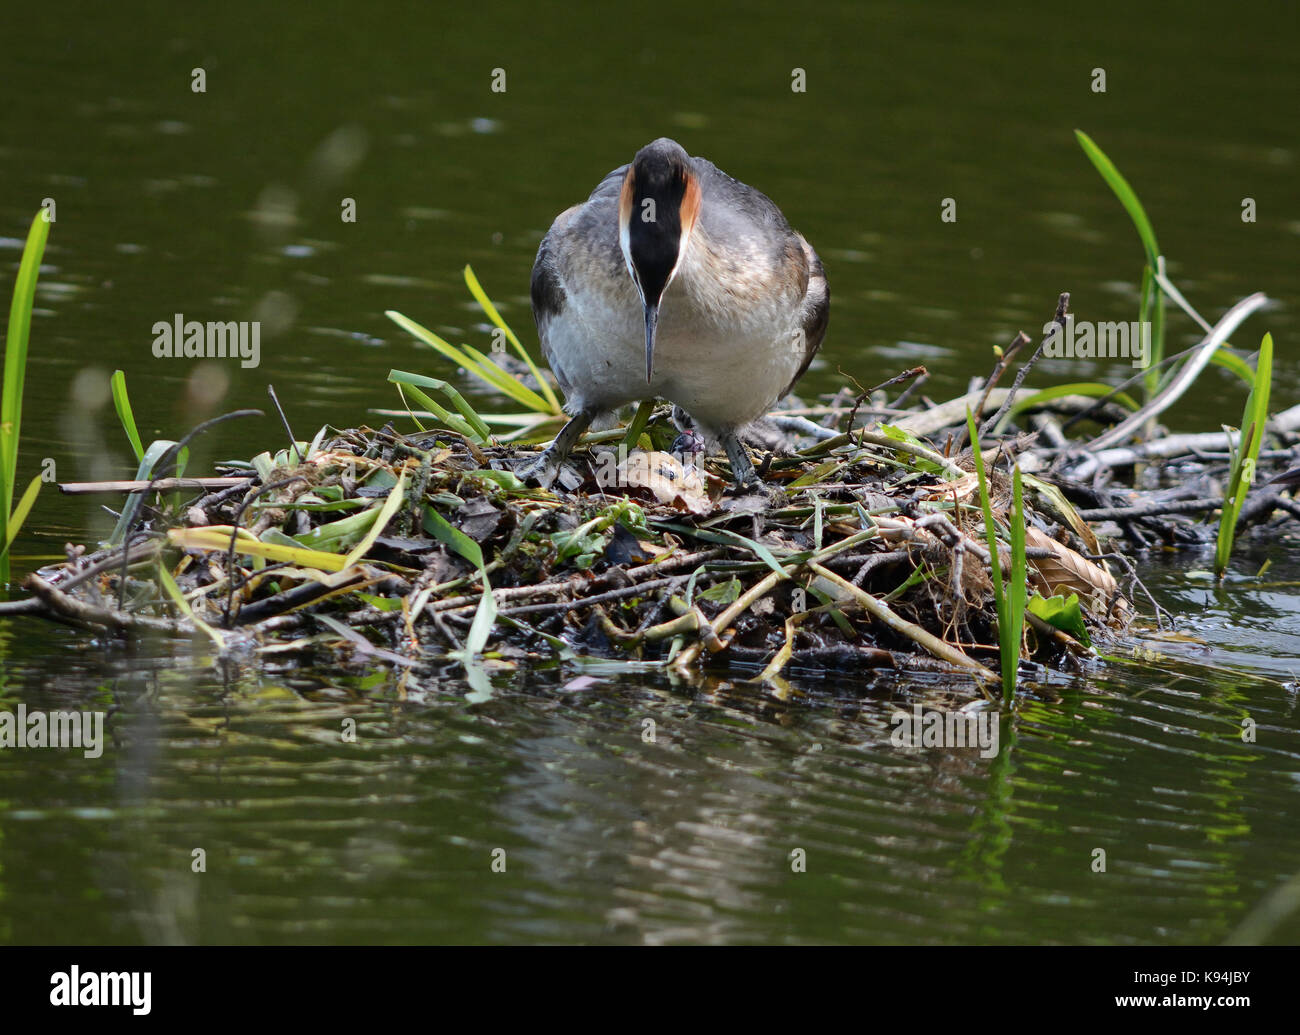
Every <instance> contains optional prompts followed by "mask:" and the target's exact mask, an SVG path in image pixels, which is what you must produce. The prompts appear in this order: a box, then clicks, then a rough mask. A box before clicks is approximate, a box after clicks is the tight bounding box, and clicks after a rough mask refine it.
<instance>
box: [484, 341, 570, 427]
mask: <svg viewBox="0 0 1300 1035" xmlns="http://www.w3.org/2000/svg"><path fill="white" fill-rule="evenodd" d="M461 348H462V349H463V350H464V351H465V354H466V355H468V356H469V357H470V358H471V359H473V360H474V362H475V363H477V364H478V366H479V367H480V368H481V369H482V373H483V376H485V377H487V378H490V379H491V383H492V384H495V385H496V386H497V387H498V388H500V389H501V391H503V392H505V393H506V394H507V395H509V396H511V397H512V398H514V399H515V400H516V401H517V402H521V403H523V404H524V405H525V406H527V407H528V408H529V409H532V410H536V411H537V412H538V413H548V414H549V413H555V412H558V411H556V410H553V409H551V404H550V403H548V402H547V401H546V400H545V399H543V398H542V397H541V396H540V395H538V394H537V393H536V392H534V391H533V390H532V389H531V388H529V387H528V386H527V385H526V384H524V383H523V382H522V381H520V380H519V379H518V378H517V377H515V376H514V375H513V374H511V373H510V372H509V371H508V370H504V369H502V367H501V366H500V365H498V364H497V362H496V361H495V360H493V359H492V357H491V356H488V355H487V354H486V353H483V352H480V351H479V350H478V349H476V348H475V347H474V346H473V345H462V346H461Z"/></svg>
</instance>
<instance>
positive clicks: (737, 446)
mask: <svg viewBox="0 0 1300 1035" xmlns="http://www.w3.org/2000/svg"><path fill="white" fill-rule="evenodd" d="M718 437H719V439H720V440H721V442H722V448H723V449H725V450H726V451H727V459H728V460H730V461H731V477H732V480H733V481H734V482H735V483H736V488H738V489H744V488H748V487H749V486H750V485H758V484H760V483H759V480H758V475H756V474H755V473H754V465H753V464H751V463H750V462H749V454H748V453H746V452H745V447H744V446H743V445H741V443H740V439H739V438H737V437H736V433H735V432H734V431H727V432H724V433H723V434H722V435H720V436H718Z"/></svg>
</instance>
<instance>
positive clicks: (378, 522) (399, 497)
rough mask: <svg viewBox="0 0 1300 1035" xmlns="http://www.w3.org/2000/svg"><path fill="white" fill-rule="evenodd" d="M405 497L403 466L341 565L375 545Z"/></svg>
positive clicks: (404, 472) (404, 470)
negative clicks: (370, 523)
mask: <svg viewBox="0 0 1300 1035" xmlns="http://www.w3.org/2000/svg"><path fill="white" fill-rule="evenodd" d="M405 499H406V469H405V468H403V469H402V473H401V474H400V475H398V477H397V484H396V485H394V486H393V490H392V492H390V493H389V494H388V499H386V500H384V505H383V507H382V508H381V509H380V511H379V516H378V517H377V518H375V522H374V524H373V525H371V526H370V530H369V531H368V532H367V533H366V534H365V535H364V536H363V537H362V539H361V542H359V543H357V545H356V546H355V547H353V549H352V552H351V553H349V554H348V555H347V557H346V558H345V559H344V561H343V567H345V568H348V567H351V566H352V565H354V564H356V563H357V561H359V560H361V558H362V557H364V556H365V555H366V551H367V550H369V549H370V548H371V547H372V546H374V545H375V540H377V539H378V538H379V537H380V536H381V535H382V534H383V531H384V529H385V528H387V527H388V522H390V521H391V520H392V519H393V515H394V514H396V513H397V510H398V508H399V507H400V506H401V505H402V503H403V502H404V501H405Z"/></svg>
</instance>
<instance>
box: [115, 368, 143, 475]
mask: <svg viewBox="0 0 1300 1035" xmlns="http://www.w3.org/2000/svg"><path fill="white" fill-rule="evenodd" d="M110 384H111V385H112V386H113V407H114V409H116V410H117V419H118V420H120V421H121V422H122V428H123V430H124V431H125V432H126V437H127V438H129V439H130V440H131V448H132V449H134V450H135V462H136V463H137V464H138V463H139V462H140V461H141V460H143V459H144V445H143V444H142V443H141V442H140V432H139V431H137V430H136V427H135V413H134V412H132V410H131V400H130V398H129V397H128V396H127V394H126V374H124V373H123V372H122V371H120V370H114V371H113V379H112V381H111V382H110Z"/></svg>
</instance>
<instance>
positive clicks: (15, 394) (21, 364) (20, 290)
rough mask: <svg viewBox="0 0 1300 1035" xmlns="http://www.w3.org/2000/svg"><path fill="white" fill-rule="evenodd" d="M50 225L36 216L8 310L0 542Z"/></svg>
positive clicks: (1, 576)
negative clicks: (33, 307)
mask: <svg viewBox="0 0 1300 1035" xmlns="http://www.w3.org/2000/svg"><path fill="white" fill-rule="evenodd" d="M49 236H50V221H49V220H48V219H47V218H46V213H45V210H44V209H42V210H41V211H40V212H38V213H36V218H35V219H33V220H32V226H31V229H30V230H29V231H28V232H27V243H26V244H25V245H24V246H23V257H22V260H21V261H20V262H19V264H18V276H17V278H16V279H15V280H14V297H13V302H12V303H11V304H10V306H9V330H8V332H7V333H6V336H5V364H4V389H3V395H0V497H2V498H0V503H3V506H2V507H0V542H5V543H7V542H9V541H10V540H11V539H12V538H13V537H12V536H11V535H10V534H9V525H10V516H11V515H12V513H13V505H14V485H15V483H16V480H17V478H18V439H19V435H20V433H21V431H22V421H23V385H24V383H25V381H26V379H27V346H28V343H29V341H30V336H31V329H32V305H33V303H34V302H35V299H36V278H37V277H38V276H39V275H40V271H41V259H42V257H43V256H44V255H45V242H46V240H48V238H49ZM8 585H9V552H8V550H5V551H0V589H4V588H5V587H7V586H8Z"/></svg>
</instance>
